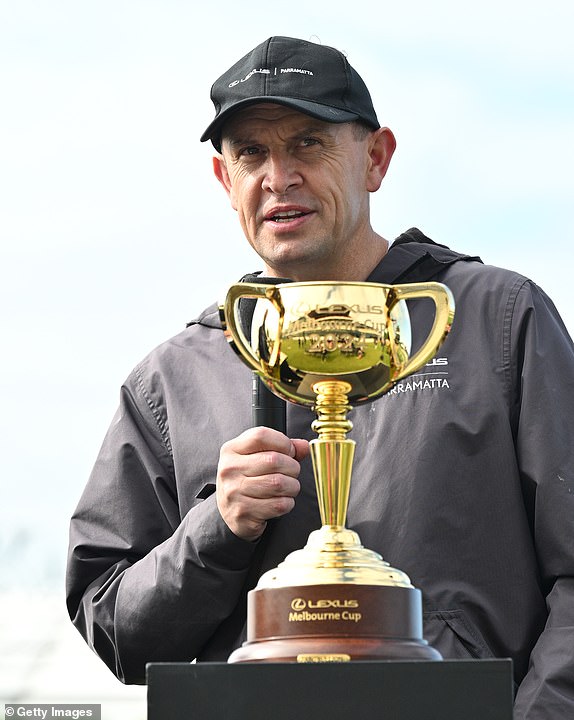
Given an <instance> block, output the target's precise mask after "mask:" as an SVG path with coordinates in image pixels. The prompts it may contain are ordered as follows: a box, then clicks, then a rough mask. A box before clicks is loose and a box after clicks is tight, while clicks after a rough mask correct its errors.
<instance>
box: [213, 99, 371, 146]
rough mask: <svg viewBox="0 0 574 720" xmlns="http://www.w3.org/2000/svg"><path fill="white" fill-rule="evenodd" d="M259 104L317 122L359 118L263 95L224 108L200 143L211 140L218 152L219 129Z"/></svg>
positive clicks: (304, 102)
mask: <svg viewBox="0 0 574 720" xmlns="http://www.w3.org/2000/svg"><path fill="white" fill-rule="evenodd" d="M260 103H275V104H277V105H286V106H287V107H290V108H293V109H294V110H299V111H301V112H302V113H304V114H305V115H310V116H311V117H314V118H317V119H318V120H324V121H325V122H332V123H345V122H351V121H353V120H358V118H359V115H357V113H353V112H349V111H348V110H341V109H340V108H334V107H331V106H328V105H321V104H320V103H315V102H310V101H309V100H300V99H299V98H286V97H275V96H273V95H265V96H263V97H254V98H246V99H245V100H240V101H239V102H237V103H235V104H234V105H232V106H231V107H228V108H226V109H225V110H224V111H223V112H222V113H220V114H219V115H218V116H217V117H216V118H215V120H213V122H212V123H210V125H208V127H207V129H206V130H205V132H204V133H203V135H202V136H201V138H200V140H201V142H205V141H206V140H211V141H212V143H213V144H214V146H215V148H216V149H217V150H219V149H220V148H219V147H218V144H219V138H220V135H221V129H222V127H223V125H224V124H225V123H226V122H227V120H229V118H230V117H231V116H232V115H233V114H234V113H236V112H237V111H238V110H241V109H242V108H245V107H248V106H249V105H259V104H260ZM216 143H217V144H216Z"/></svg>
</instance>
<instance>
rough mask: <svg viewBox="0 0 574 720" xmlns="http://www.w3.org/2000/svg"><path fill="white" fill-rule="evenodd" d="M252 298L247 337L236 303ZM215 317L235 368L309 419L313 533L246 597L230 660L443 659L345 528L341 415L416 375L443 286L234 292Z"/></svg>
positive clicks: (443, 329)
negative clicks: (418, 331)
mask: <svg viewBox="0 0 574 720" xmlns="http://www.w3.org/2000/svg"><path fill="white" fill-rule="evenodd" d="M417 298H430V299H431V300H432V301H433V302H434V306H435V314H434V320H433V323H432V326H431V328H430V330H429V332H428V335H427V337H426V339H425V340H424V342H423V343H422V344H421V345H420V347H419V348H418V349H417V350H416V351H415V352H414V353H413V354H411V329H410V320H409V313H408V309H407V305H406V301H407V300H411V299H417ZM247 299H250V300H252V301H253V300H255V301H256V302H255V309H254V312H253V317H252V322H251V333H250V338H249V339H248V338H247V335H246V333H245V330H244V328H243V326H242V323H241V315H240V310H239V306H240V302H241V301H242V300H247ZM220 316H221V320H222V325H223V328H224V332H225V334H226V337H227V339H228V341H229V343H230V344H231V346H232V347H233V349H234V350H235V351H236V352H237V353H238V354H239V356H240V357H241V359H242V360H243V361H244V362H245V363H246V364H247V365H248V366H249V367H251V368H252V370H253V371H254V372H256V373H257V375H258V376H259V377H260V378H261V379H262V381H263V382H264V383H265V384H266V386H267V387H268V388H269V389H270V390H271V391H272V392H274V393H275V394H276V395H278V396H279V397H282V398H283V399H285V400H287V401H289V402H294V403H296V404H299V405H304V406H307V407H309V408H311V409H313V410H314V411H315V414H316V419H315V420H314V421H313V422H312V423H311V427H312V428H313V430H314V431H316V432H317V435H318V437H317V438H315V439H313V440H312V441H311V443H310V447H311V459H312V462H313V472H314V476H315V486H316V491H317V500H318V504H319V511H320V514H321V523H322V525H321V527H320V528H318V529H317V530H314V531H313V532H311V534H310V535H309V539H308V541H307V544H306V546H305V547H304V548H302V549H300V550H295V551H294V552H292V553H290V554H289V555H288V556H287V557H286V558H285V560H284V561H283V562H282V563H280V564H279V565H278V566H277V567H276V568H274V569H272V570H269V571H267V572H266V573H264V574H263V575H262V576H261V578H260V579H259V581H258V583H257V586H256V587H255V588H254V589H253V590H251V591H250V592H249V594H248V600H247V603H248V605H247V640H246V642H245V643H244V644H243V645H242V646H241V647H240V648H238V649H237V650H235V651H234V652H233V653H232V654H231V656H230V657H229V662H333V661H347V660H359V659H360V660H374V659H377V660H381V659H403V660H404V659H421V660H440V659H441V656H440V654H439V653H438V652H437V651H436V650H435V649H434V648H432V647H430V646H429V645H428V643H427V642H426V641H425V640H424V638H423V636H422V600H421V592H420V590H418V589H417V588H415V587H413V585H412V584H411V582H410V579H409V578H408V576H407V575H406V574H405V573H404V572H402V571H401V570H398V569H396V568H393V567H391V566H390V565H389V563H387V562H386V561H385V560H383V558H382V556H381V555H379V554H378V553H376V552H374V551H371V550H368V549H367V548H364V547H363V546H362V544H361V541H360V539H359V536H358V534H357V533H356V532H354V531H352V530H350V529H348V528H346V527H345V520H346V513H347V505H348V499H349V492H350V484H351V473H352V464H353V457H354V452H355V442H354V441H353V440H350V439H348V438H347V437H346V435H347V433H348V432H349V431H350V430H351V429H352V423H351V421H350V420H349V419H348V417H347V415H348V413H349V412H350V410H351V409H352V407H353V406H354V405H357V404H360V403H365V402H370V401H373V400H375V399H376V398H377V397H380V396H381V395H383V394H384V393H386V392H388V391H389V390H390V389H391V388H392V387H393V385H394V384H395V383H396V382H398V381H399V380H401V379H402V378H404V377H406V376H407V375H409V374H411V373H413V372H416V371H417V370H419V369H420V368H421V367H422V366H423V365H425V364H426V363H427V362H428V361H429V360H430V359H431V358H432V357H433V356H434V355H435V353H436V351H437V350H438V348H439V347H440V345H441V344H442V342H443V341H444V339H445V337H446V335H447V334H448V332H449V330H450V327H451V324H452V320H453V317H454V300H453V297H452V294H451V292H450V290H449V289H448V288H447V287H446V286H445V285H442V284H441V283H433V282H427V283H411V284H405V285H382V284H379V283H350V282H327V281H318V282H300V283H298V282H286V283H279V284H276V285H275V284H266V283H239V284H236V285H233V286H232V287H231V288H229V291H228V293H227V297H226V300H225V304H224V305H223V306H222V307H221V308H220Z"/></svg>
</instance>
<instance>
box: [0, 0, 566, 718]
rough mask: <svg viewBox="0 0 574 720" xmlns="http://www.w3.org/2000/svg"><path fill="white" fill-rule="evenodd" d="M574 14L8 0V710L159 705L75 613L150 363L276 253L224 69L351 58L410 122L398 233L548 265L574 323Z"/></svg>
mask: <svg viewBox="0 0 574 720" xmlns="http://www.w3.org/2000/svg"><path fill="white" fill-rule="evenodd" d="M573 8H574V6H573V5H572V4H571V3H569V2H567V0H547V2H545V3H544V4H543V5H542V4H540V3H538V2H536V3H535V2H531V1H529V0H523V1H521V2H518V0H498V1H496V2H495V1H494V0H483V2H481V3H479V4H474V5H472V4H471V5H468V4H463V3H460V2H455V1H454V0H436V1H435V2H434V3H427V2H425V1H424V0H412V1H411V2H408V3H407V2H405V3H395V2H392V3H391V2H386V1H385V0H378V1H377V2H373V1H372V0H359V2H355V3H352V4H349V3H343V2H341V1H340V0H317V2H315V3H309V4H303V3H282V4H275V5H273V4H271V5H270V4H268V3H267V4H265V3H255V2H253V0H246V2H243V3H237V2H232V0H221V2H219V3H217V5H216V6H213V5H211V4H209V3H206V4H201V6H198V4H197V3H194V2H192V0H162V2H161V3H160V2H157V1H154V0H113V2H112V1H111V0H98V2H95V1H93V0H36V1H34V0H18V2H8V1H7V2H3V3H0V107H1V112H0V238H1V246H0V247H1V264H0V268H1V273H2V282H1V284H0V300H1V306H0V307H1V314H0V317H1V323H2V324H1V338H2V352H1V356H0V363H1V372H0V394H1V397H2V406H3V412H2V415H1V417H0V439H1V443H2V456H1V457H2V460H1V462H2V473H1V482H2V494H1V502H0V563H1V573H0V706H2V703H5V702H86V703H87V702H96V703H100V702H101V703H102V705H103V714H102V718H105V719H106V720H114V719H115V718H122V719H123V720H130V719H131V718H133V719H134V720H136V719H138V718H139V719H140V720H142V719H143V718H145V713H146V709H145V688H142V687H124V686H123V685H121V684H120V683H119V682H118V681H117V680H116V679H115V678H114V677H113V676H112V675H111V673H110V672H109V671H108V670H107V668H105V666H104V665H103V664H102V663H101V662H100V661H99V660H98V659H97V658H95V656H93V655H92V653H91V652H90V651H89V649H88V648H87V646H86V645H85V644H84V642H83V641H82V640H81V639H80V637H79V635H78V633H77V632H76V631H75V630H74V629H73V628H72V626H71V624H70V623H69V621H68V619H67V616H66V612H65V607H64V590H63V582H64V581H63V576H64V566H65V556H66V548H67V532H68V518H69V517H70V515H71V513H72V512H73V509H74V507H75V505H76V502H77V500H78V498H79V495H80V493H81V491H82V488H83V486H84V483H85V482H86V479H87V477H88V474H89V472H90V469H91V466H92V464H93V461H94V459H95V456H96V453H97V451H98V449H99V446H100V443H101V441H102V439H103V435H104V432H105V430H106V429H107V426H108V423H109V422H110V420H111V417H112V414H113V412H114V410H115V407H116V403H117V398H118V389H119V386H120V384H121V382H122V381H123V380H124V378H125V377H126V376H127V374H128V373H129V371H130V370H131V368H132V367H133V366H134V365H135V364H136V363H137V362H138V361H139V360H140V359H141V358H142V357H143V355H145V354H146V353H147V352H148V351H149V350H150V349H152V348H153V347H154V346H156V345H157V344H159V343H160V342H162V341H163V340H165V339H167V338H168V337H169V336H171V335H173V334H175V333H177V332H179V331H180V330H181V329H182V328H183V327H184V325H185V323H186V321H188V320H190V319H191V318H193V317H194V316H195V315H196V314H198V313H199V312H200V311H201V310H202V309H203V308H204V307H205V306H206V305H208V304H209V303H211V302H212V301H213V300H217V299H221V298H222V297H223V294H224V292H225V290H226V288H227V286H228V285H229V284H231V283H233V282H234V281H236V280H237V279H238V278H239V277H240V276H241V275H242V274H243V273H244V272H246V271H251V270H256V269H259V267H260V265H259V262H258V260H257V258H256V257H255V256H254V255H253V254H252V252H251V250H250V249H249V248H248V246H247V243H246V241H245V239H244V238H243V236H242V234H241V231H240V229H239V226H238V224H237V221H236V218H235V217H234V213H233V211H232V210H231V209H230V208H229V206H228V203H227V199H226V196H225V195H224V193H223V190H222V189H221V188H220V187H219V185H218V183H217V181H216V180H215V178H214V177H213V176H212V174H211V155H212V149H211V146H210V145H209V144H201V143H200V142H199V136H200V135H201V133H202V131H203V130H204V128H205V126H206V125H207V124H208V123H209V122H210V120H211V118H212V115H213V109H212V105H211V102H210V100H209V90H210V86H211V84H212V82H213V81H214V80H215V78H216V77H217V76H218V75H219V74H221V73H222V72H223V71H224V70H225V69H227V67H229V66H230V65H231V64H232V63H233V62H235V61H236V60H237V59H238V58H239V57H240V56H242V55H243V54H245V53H246V52H248V51H249V50H250V49H251V48H252V47H254V46H255V45H257V44H258V43H260V42H261V41H263V40H264V39H266V38H267V37H269V36H270V35H290V36H295V37H300V38H304V39H308V40H316V41H317V42H321V43H323V44H327V45H332V46H335V47H337V48H339V49H340V50H342V51H344V52H345V53H346V54H347V56H348V58H349V60H350V62H351V64H352V65H353V66H354V67H355V68H356V69H357V70H358V71H359V73H360V74H361V75H362V76H363V78H364V79H365V81H366V82H367V85H368V86H369V88H370V90H371V94H372V95H373V99H374V103H375V107H376V109H377V112H378V115H379V119H380V121H381V122H382V123H383V124H384V125H388V126H389V127H391V129H392V130H393V131H394V133H395V135H396V137H397V151H396V154H395V157H394V159H393V162H392V163H391V167H390V170H389V173H388V176H387V179H386V181H385V183H384V184H383V187H382V189H381V190H380V191H379V192H378V193H377V194H376V195H375V196H374V197H373V199H372V203H373V219H374V226H375V229H377V230H378V231H379V232H380V233H382V234H383V235H385V236H386V237H388V238H394V237H395V236H396V235H398V234H400V233H401V232H402V231H403V230H405V229H407V228H409V227H411V226H414V225H416V226H417V227H419V228H421V229H422V230H423V232H425V233H426V234H427V235H429V236H430V237H431V238H433V239H435V240H436V241H438V242H441V243H444V244H446V245H449V246H451V247H452V248H454V249H456V250H459V251H463V252H468V253H471V254H479V255H480V256H481V257H482V259H483V260H484V261H485V262H486V263H489V264H495V265H502V266H506V267H512V268H513V269H516V270H518V271H520V272H522V273H524V274H525V275H527V276H529V277H531V278H532V279H533V280H535V281H536V282H537V283H538V284H539V285H541V286H542V287H543V288H544V289H545V290H546V291H547V292H548V293H549V294H550V296H551V297H552V298H553V300H554V301H555V303H556V305H557V306H558V308H559V309H560V311H561V313H562V316H563V318H564V321H565V322H566V324H567V326H568V328H569V330H570V332H571V333H573V332H574V305H573V302H572V297H571V288H570V285H571V284H572V279H571V268H572V260H573V259H574V253H573V251H572V238H573V237H574V221H573V212H572V209H573V196H574V192H573V191H574V180H573V173H572V167H573V166H574V44H573V43H572V41H571V29H572V27H573V25H574V9H573ZM2 710H3V706H2Z"/></svg>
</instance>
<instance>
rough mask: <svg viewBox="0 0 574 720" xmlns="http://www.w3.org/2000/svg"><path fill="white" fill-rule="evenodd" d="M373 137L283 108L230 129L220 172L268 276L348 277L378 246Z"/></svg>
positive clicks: (254, 114) (236, 120) (259, 110)
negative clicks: (369, 247) (372, 204)
mask: <svg viewBox="0 0 574 720" xmlns="http://www.w3.org/2000/svg"><path fill="white" fill-rule="evenodd" d="M372 138H373V135H372V134H367V133H364V134H363V135H362V136H361V135H360V134H359V133H358V132H357V130H356V128H354V127H353V126H352V125H350V124H334V123H326V122H322V121H320V120H315V119H314V118H311V117H310V116H308V115H304V114H302V113H300V112H297V111H295V110H292V109H290V108H287V107H284V106H281V105H271V104H261V105H256V106H251V107H249V108H247V109H245V110H244V111H240V112H238V113H237V114H236V115H234V116H233V117H232V118H231V119H230V120H229V121H228V122H227V124H226V125H225V127H224V132H223V137H222V158H216V159H215V172H216V175H217V177H218V178H219V179H220V181H221V182H222V183H223V185H224V186H225V188H226V190H227V192H228V194H229V197H230V200H231V204H232V206H233V208H234V209H235V210H236V211H237V213H238V215H239V220H240V223H241V226H242V228H243V231H244V233H245V235H246V237H247V239H248V240H249V242H250V244H251V245H252V247H253V248H254V249H255V251H256V252H257V253H258V255H259V256H260V257H261V258H262V259H263V260H264V262H265V265H266V272H267V273H268V274H269V275H275V276H279V277H289V278H292V279H294V280H306V279H344V277H343V275H348V274H349V272H348V271H350V270H351V267H352V264H353V259H354V258H356V254H357V253H360V252H361V251H362V249H363V247H364V245H365V244H366V243H367V242H369V241H370V240H371V239H372V238H371V233H372V230H371V229H370V224H369V192H371V191H373V190H376V189H377V188H378V186H379V185H380V180H381V179H382V177H378V182H377V181H376V178H375V179H374V178H373V171H372V166H373V162H372V157H371V148H372V145H373V139H372ZM391 154H392V151H391ZM389 159H390V158H389ZM387 164H388V163H387ZM383 174H384V173H383ZM377 176H378V175H377ZM373 183H374V184H375V185H376V187H375V186H374V185H373Z"/></svg>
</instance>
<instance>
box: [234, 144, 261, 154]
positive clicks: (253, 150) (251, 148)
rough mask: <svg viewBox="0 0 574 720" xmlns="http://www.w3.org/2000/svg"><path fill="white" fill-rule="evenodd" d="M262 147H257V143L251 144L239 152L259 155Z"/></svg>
mask: <svg viewBox="0 0 574 720" xmlns="http://www.w3.org/2000/svg"><path fill="white" fill-rule="evenodd" d="M260 152H261V150H260V148H258V147H257V145H249V146H248V147H244V148H241V150H240V152H239V154H240V155H242V156H244V155H257V154H258V153H260Z"/></svg>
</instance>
